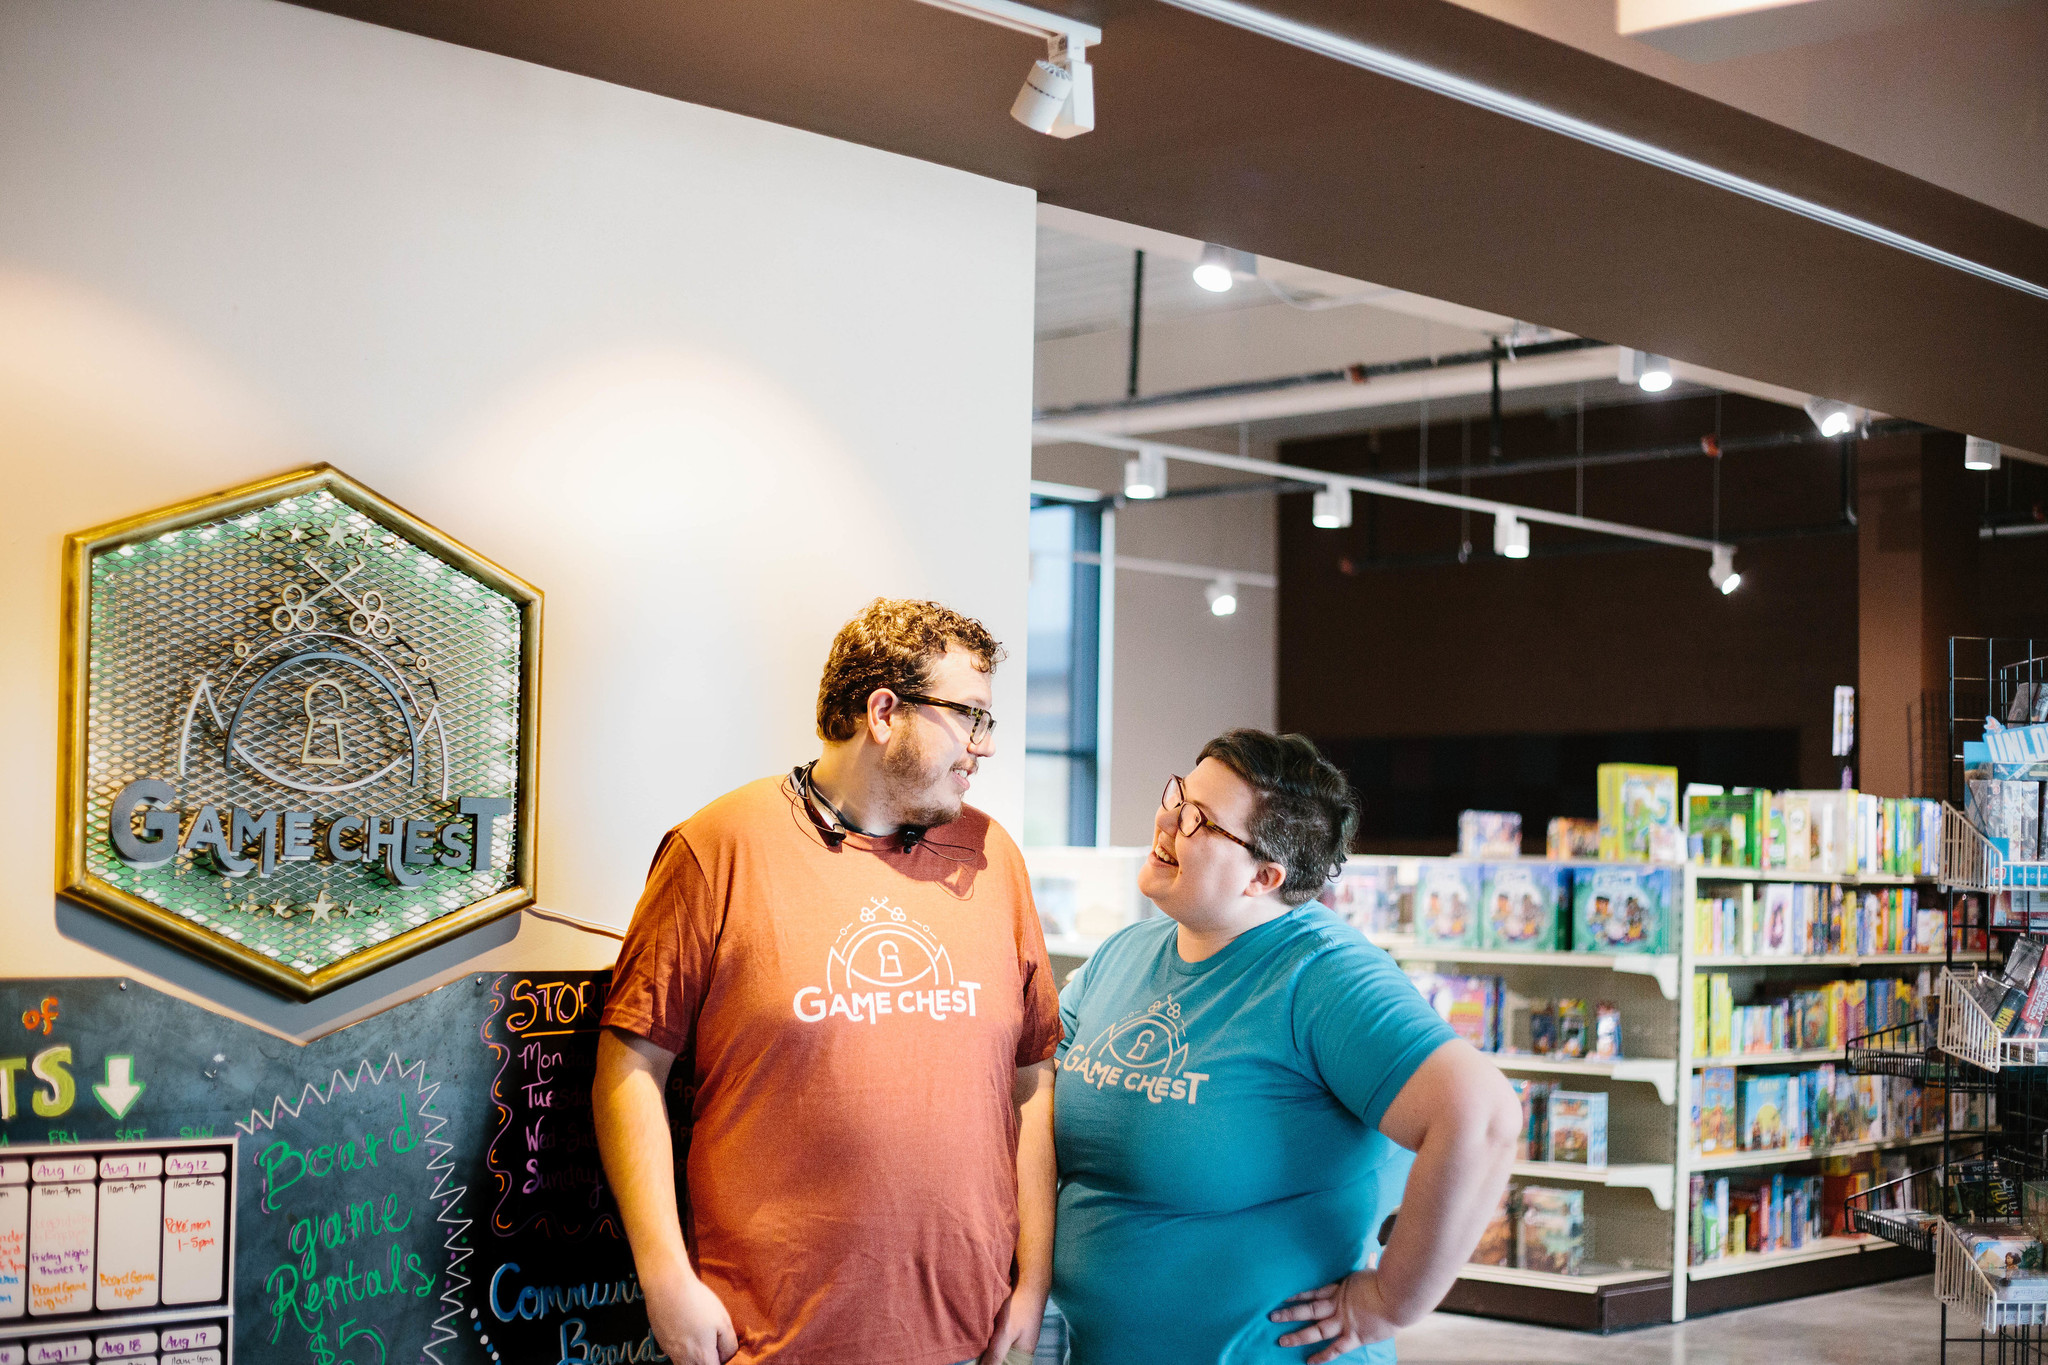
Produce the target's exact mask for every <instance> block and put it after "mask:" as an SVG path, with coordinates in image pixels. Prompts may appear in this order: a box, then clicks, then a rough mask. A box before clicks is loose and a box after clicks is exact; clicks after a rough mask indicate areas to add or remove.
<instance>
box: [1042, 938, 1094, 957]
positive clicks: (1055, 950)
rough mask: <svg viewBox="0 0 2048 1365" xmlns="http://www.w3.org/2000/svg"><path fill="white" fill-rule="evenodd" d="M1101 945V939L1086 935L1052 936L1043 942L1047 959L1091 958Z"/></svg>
mask: <svg viewBox="0 0 2048 1365" xmlns="http://www.w3.org/2000/svg"><path fill="white" fill-rule="evenodd" d="M1102 944H1103V940H1102V939H1099V938H1091V937H1089V936H1088V935H1086V934H1054V935H1053V936H1052V937H1050V938H1048V939H1046V941H1045V954H1046V956H1047V957H1079V958H1088V957H1093V956H1094V955H1095V950H1096V949H1097V948H1100V947H1101V946H1102Z"/></svg>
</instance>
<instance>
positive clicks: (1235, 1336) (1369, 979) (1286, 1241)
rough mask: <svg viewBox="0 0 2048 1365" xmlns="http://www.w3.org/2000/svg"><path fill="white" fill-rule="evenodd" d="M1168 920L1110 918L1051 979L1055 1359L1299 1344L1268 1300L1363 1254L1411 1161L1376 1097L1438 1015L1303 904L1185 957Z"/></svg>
mask: <svg viewBox="0 0 2048 1365" xmlns="http://www.w3.org/2000/svg"><path fill="white" fill-rule="evenodd" d="M1178 927H1179V926H1177V925H1176V924H1175V923H1174V922H1173V921H1172V920H1170V919H1165V918H1160V919H1152V920H1146V921H1143V922H1142V923H1139V924H1135V925H1132V926H1131V927H1129V928H1127V929H1124V930H1122V931H1121V932H1119V933H1118V934H1116V935H1115V936H1114V937H1112V938H1111V939H1110V940H1109V941H1108V942H1107V943H1104V944H1103V945H1102V947H1101V948H1100V949H1098V950H1097V951H1096V953H1095V955H1094V956H1093V957H1091V958H1090V959H1089V960H1088V962H1087V965H1086V966H1085V967H1083V968H1082V970H1081V971H1080V972H1079V973H1078V974H1076V976H1075V977H1074V979H1073V980H1072V981H1070V982H1069V983H1068V984H1067V988H1066V990H1065V991H1064V992H1062V993H1061V996H1060V1017H1061V1022H1062V1023H1063V1024H1064V1025H1065V1039H1064V1041H1063V1042H1062V1043H1061V1044H1060V1049H1059V1064H1060V1069H1059V1079H1058V1082H1057V1089H1056V1091H1055V1104H1054V1111H1053V1112H1054V1123H1055V1135H1056V1138H1057V1141H1058V1145H1059V1163H1060V1194H1059V1226H1058V1230H1057V1233H1056V1240H1055V1243H1054V1252H1053V1298H1054V1299H1055V1300H1056V1301H1057V1302H1058V1303H1059V1306H1060V1309H1061V1311H1062V1312H1063V1313H1065V1314H1066V1316H1067V1320H1068V1322H1069V1323H1070V1324H1071V1328H1072V1332H1073V1361H1074V1365H1130V1363H1131V1362H1135V1361H1172V1362H1174V1365H1208V1362H1211V1361H1215V1362H1223V1363H1225V1365H1254V1362H1256V1363H1257V1365H1266V1363H1267V1362H1281V1361H1286V1362H1300V1361H1303V1360H1306V1359H1307V1358H1308V1357H1309V1356H1310V1355H1312V1354H1314V1352H1315V1351H1317V1350H1319V1349H1321V1348H1320V1346H1302V1347H1294V1348H1282V1347H1280V1346H1278V1345H1276V1344H1275V1343H1277V1342H1278V1340H1279V1339H1280V1337H1281V1336H1282V1335H1283V1334H1284V1333H1286V1332H1288V1331H1290V1330H1293V1327H1294V1325H1293V1324H1285V1323H1273V1322H1268V1321H1267V1320H1266V1314H1268V1313H1270V1312H1271V1311H1273V1310H1274V1309H1275V1308H1278V1307H1279V1306H1280V1305H1281V1303H1282V1302H1283V1301H1285V1300H1286V1299H1287V1298H1288V1297H1289V1296H1290V1295H1293V1294H1298V1293H1300V1292H1301V1291H1303V1290H1305V1289H1314V1288H1316V1287H1318V1286H1320V1285H1325V1284H1328V1283H1330V1282H1331V1281H1333V1280H1336V1279H1340V1278H1342V1277H1343V1276H1344V1275H1346V1274H1348V1273H1350V1272H1351V1271H1353V1270H1355V1269H1357V1268H1358V1267H1359V1266H1361V1265H1363V1264H1364V1263H1365V1260H1366V1250H1367V1246H1368V1243H1373V1244H1375V1245H1376V1238H1377V1235H1378V1232H1379V1227H1380V1223H1381V1221H1382V1220H1383V1219H1384V1218H1385V1217H1386V1215H1387V1213H1388V1212H1390V1211H1392V1209H1393V1208H1394V1207H1395V1206H1396V1205H1398V1204H1399V1202H1400V1195H1401V1189H1402V1187H1403V1186H1404V1185H1405V1184H1406V1182H1407V1178H1408V1166H1409V1163H1410V1161H1411V1160H1412V1157H1411V1156H1410V1154H1409V1153H1408V1152H1406V1151H1405V1150H1403V1149H1402V1148H1400V1147H1398V1146H1396V1145H1395V1144H1394V1143H1393V1142H1392V1141H1390V1140H1389V1139H1388V1138H1387V1137H1385V1136H1384V1135H1382V1134H1381V1133H1380V1131H1379V1121H1380V1117H1381V1115H1382V1114H1384V1113H1385V1112H1386V1108H1387V1106H1388V1104H1390V1103H1391V1102H1392V1101H1393V1098H1394V1096H1395V1095H1396V1094H1398V1093H1400V1090H1401V1087H1402V1086H1403V1085H1405V1084H1407V1082H1408V1078H1409V1077H1410V1076H1412V1075H1413V1074H1414V1073H1415V1069H1416V1068H1417V1067H1418V1066H1420V1065H1421V1064H1422V1062H1423V1059H1424V1058H1426V1057H1428V1056H1429V1054H1430V1053H1432V1052H1434V1051H1436V1049H1437V1048H1438V1047H1439V1046H1441V1045H1442V1044H1443V1043H1445V1042H1447V1041H1449V1040H1450V1039H1451V1038H1452V1037H1454V1036H1455V1035H1453V1034H1452V1032H1451V1030H1450V1028H1449V1027H1448V1026H1447V1025H1446V1024H1445V1023H1444V1022H1443V1020H1441V1019H1439V1018H1438V1017H1437V1016H1436V1013H1435V1012H1434V1011H1433V1010H1431V1009H1430V1007H1429V1006H1428V1004H1427V1003H1425V1002H1424V1001H1423V999H1422V997H1421V996H1420V995H1419V994H1417V993H1416V990H1415V988H1414V986H1412V985H1411V984H1409V981H1408V979H1407V978H1406V977H1405V976H1403V975H1402V974H1401V972H1400V969H1399V968H1397V967H1395V965H1394V962H1393V959H1392V958H1390V957H1388V956H1387V955H1386V954H1385V953H1384V952H1382V951H1380V950H1379V949H1378V948H1375V947H1373V946H1372V945H1371V944H1369V943H1367V942H1366V941H1365V939H1364V938H1363V937H1362V936H1360V935H1359V933H1358V932H1357V931H1356V930H1355V929H1352V928H1351V927H1350V926H1349V925H1346V924H1345V923H1343V921H1341V920H1339V919H1338V918H1337V917H1336V916H1335V915H1332V914H1331V913H1330V912H1329V911H1328V910H1326V909H1324V908H1323V907H1322V906H1320V905H1317V904H1314V903H1313V902H1312V903H1310V904H1309V905H1306V906H1303V907H1302V908H1300V909H1298V910H1295V911H1293V912H1291V913H1289V914H1286V915H1283V916H1281V917H1280V918H1279V919H1276V920H1273V921H1271V922H1269V923H1267V924H1263V925H1260V926H1259V927H1258V928H1256V929H1253V930H1251V931H1250V932H1248V933H1245V934H1242V935H1240V936H1239V937H1238V938H1236V939H1234V940H1232V942H1231V943H1230V945H1229V946H1228V947H1226V948H1225V949H1224V950H1223V951H1222V952H1220V953H1218V954H1216V955H1215V956H1214V957H1211V958H1209V959H1207V960H1206V961H1202V962H1183V961H1182V960H1181V956H1180V950H1179V946H1178V942H1177V938H1176V933H1177V930H1178ZM1393 1358H1394V1347H1393V1342H1391V1341H1386V1342H1381V1343H1377V1344H1375V1345H1373V1346H1370V1347H1367V1348H1365V1349H1364V1350H1362V1351H1358V1352H1354V1353H1352V1354H1350V1355H1347V1356H1346V1357H1345V1360H1346V1361H1347V1362H1350V1361H1359V1362H1373V1365H1380V1362H1389V1361H1392V1360H1393Z"/></svg>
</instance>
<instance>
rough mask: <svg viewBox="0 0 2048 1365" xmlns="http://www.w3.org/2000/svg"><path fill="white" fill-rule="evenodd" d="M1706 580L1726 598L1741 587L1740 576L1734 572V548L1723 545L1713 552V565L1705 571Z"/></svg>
mask: <svg viewBox="0 0 2048 1365" xmlns="http://www.w3.org/2000/svg"><path fill="white" fill-rule="evenodd" d="M1707 578H1708V580H1709V581H1711V582H1712V583H1713V585H1714V586H1715V587H1717V588H1719V589H1720V590H1721V595H1722V596H1723V597H1726V596H1727V595H1728V594H1729V593H1731V592H1734V591H1735V590H1736V589H1737V588H1739V587H1741V586H1742V575H1741V574H1739V573H1737V572H1735V547H1734V546H1732V545H1723V546H1721V547H1720V548H1719V549H1717V550H1715V551H1714V563H1713V566H1712V567H1711V568H1709V569H1708V570H1707Z"/></svg>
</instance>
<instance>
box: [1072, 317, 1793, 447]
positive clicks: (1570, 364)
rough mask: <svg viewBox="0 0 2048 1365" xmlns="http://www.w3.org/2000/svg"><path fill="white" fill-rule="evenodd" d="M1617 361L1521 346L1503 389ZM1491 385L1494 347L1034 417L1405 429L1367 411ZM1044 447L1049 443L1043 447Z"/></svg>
mask: <svg viewBox="0 0 2048 1365" xmlns="http://www.w3.org/2000/svg"><path fill="white" fill-rule="evenodd" d="M1620 354H1621V348H1620V347H1618V346H1609V345H1606V344H1605V343H1602V342H1598V341H1591V340H1588V339H1586V338H1584V337H1569V338H1565V339H1564V340H1561V341H1545V342H1536V343H1534V344H1531V345H1527V346H1516V347H1514V348H1512V349H1511V350H1510V351H1509V352H1508V359H1507V363H1506V364H1505V365H1502V366H1501V369H1500V385H1501V388H1502V389H1503V390H1506V391H1519V390H1524V389H1541V388H1561V387H1563V386H1565V385H1568V384H1582V383H1593V384H1612V383H1613V382H1614V372H1615V363H1616V360H1617V359H1618V357H1619V356H1620ZM1671 372H1672V374H1673V375H1674V376H1676V377H1677V378H1679V379H1683V380H1685V381H1687V382H1689V383H1692V384H1697V385H1699V386H1701V387H1703V388H1709V389H1719V390H1721V391H1723V392H1726V393H1739V394H1744V395H1747V396H1748V397H1751V398H1761V399H1763V400H1764V401H1765V402H1767V403H1778V404H1781V405H1783V406H1785V407H1790V408H1798V407H1800V406H1801V405H1802V404H1804V403H1805V402H1806V400H1807V398H1808V397H1809V395H1807V394H1804V393H1801V392H1799V391H1798V390H1796V389H1787V388H1781V387H1780V386H1778V385H1776V384H1766V383H1763V382H1761V381H1759V380H1754V379H1747V378H1744V377H1743V376H1741V375H1733V374H1728V373H1726V372H1724V371H1721V370H1710V369H1708V368H1706V367H1705V366H1703V365H1689V364H1685V363H1683V362H1678V361H1674V362H1673V363H1672V366H1671ZM1492 387H1493V353H1492V351H1491V349H1490V348H1489V349H1488V350H1484V351H1461V352H1457V353H1455V354H1452V355H1445V356H1439V357H1435V358H1434V359H1432V358H1430V357H1418V358H1416V359H1412V360H1396V361H1387V362H1382V363H1379V364H1374V365H1363V364H1361V365H1347V366H1345V367H1344V368H1342V369H1334V370H1311V371H1308V372H1307V373H1304V374H1294V375H1282V376H1279V377H1276V378H1272V379H1254V380H1247V381H1244V382H1242V383H1235V384H1215V385H1209V386H1207V387H1204V388H1198V389H1183V390H1180V391H1177V392H1172V393H1160V394H1151V395H1148V396H1146V397H1143V398H1139V399H1138V400H1137V401H1135V402H1128V401H1115V402H1102V403H1075V404H1071V405H1068V406H1066V407H1059V408H1045V409H1042V410H1041V411H1040V412H1039V413H1038V414H1037V420H1039V421H1041V422H1073V421H1081V422H1085V423H1086V424H1087V426H1088V427H1089V429H1090V430H1093V431H1099V432H1113V433H1117V434H1120V435H1127V436H1131V435H1140V434H1143V433H1147V432H1154V431H1187V430H1192V429H1195V428H1199V427H1220V426H1230V427H1235V426H1237V425H1239V424H1240V423H1244V422H1266V421H1278V420H1282V419H1285V418H1290V417H1307V416H1312V415H1319V414H1329V413H1340V412H1344V413H1359V414H1361V417H1360V421H1359V425H1360V426H1361V427H1364V426H1384V425H1397V426H1398V425H1403V423H1402V422H1393V423H1389V422H1387V421H1385V420H1376V419H1374V418H1371V417H1366V416H1364V414H1368V413H1381V412H1385V411H1386V410H1388V409H1396V408H1402V407H1410V406H1413V405H1414V404H1416V403H1419V402H1421V401H1422V400H1424V399H1428V400H1429V401H1430V402H1442V401H1443V400H1444V399H1447V398H1463V397H1477V396H1479V395H1481V394H1486V393H1489V392H1490V391H1491V390H1492ZM1039 444H1041V445H1043V444H1045V442H1044V441H1042V440H1041V441H1040V442H1039Z"/></svg>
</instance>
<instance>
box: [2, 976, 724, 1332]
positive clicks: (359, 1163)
mask: <svg viewBox="0 0 2048 1365" xmlns="http://www.w3.org/2000/svg"><path fill="white" fill-rule="evenodd" d="M609 981H610V975H609V973H592V972H555V973H549V972H527V973H512V974H489V975H484V976H477V977H466V978H463V979H461V980H458V981H456V982H455V983H453V984H451V985H448V986H444V987H443V988H441V989H440V990H437V991H434V992H432V993H430V994H428V995H425V996H422V997H420V998H418V999H416V1000H412V1001H408V1002H407V1003H405V1004H403V1005H400V1006H398V1007H396V1008H395V1009H392V1010H390V1011H387V1012H386V1013H384V1014H381V1015H378V1016H376V1017H375V1018H373V1019H368V1020H365V1021H363V1022H362V1023H359V1024H356V1025H354V1026H352V1027H350V1028H346V1029H342V1030H341V1031H339V1032H337V1033H334V1034H331V1035H329V1036H328V1037H326V1038H323V1039H320V1040H319V1041H317V1042H314V1043H312V1044H310V1045H307V1046H305V1047H299V1046H296V1045H294V1044H292V1043H288V1042H284V1041H282V1040H279V1039H276V1038H273V1037H271V1036H270V1035H268V1034H265V1033H262V1032H260V1031H258V1030H255V1029H251V1028H247V1027H245V1026H243V1025H241V1024H238V1023H236V1022H234V1021H233V1020H229V1019H223V1018H220V1017H219V1016H217V1015H213V1014H210V1013H208V1012H207V1011H205V1010H202V1009H199V1008H197V1007H196V1006H193V1005H189V1004H187V1003H185V1002H184V1001H181V1000H178V999H175V998H173V997H171V996H167V995H163V994H161V993H159V992H157V991H153V990H151V989H149V988H148V987H146V986H143V985H141V984H140V983H137V982H127V981H117V980H108V979H101V978H83V979H63V980H42V981H37V980H21V979H16V980H8V981H0V1155H4V1153H5V1150H6V1148H8V1147H10V1146H12V1147H20V1146H30V1145H40V1144H46V1143H76V1142H104V1141H108V1140H114V1141H123V1142H131V1143H135V1144H137V1145H138V1147H141V1146H146V1145H147V1144H148V1143H149V1142H151V1141H157V1142H161V1141H163V1140H164V1139H166V1138H178V1137H185V1138H190V1137H230V1136H232V1137H234V1138H235V1139H236V1142H237V1153H238V1154H237V1157H236V1161H237V1175H238V1177H239V1178H238V1179H237V1180H236V1182H235V1191H236V1194H235V1229H234V1243H233V1245H234V1272H235V1293H234V1310H235V1312H234V1329H233V1330H234V1348H235V1353H236V1354H237V1355H238V1356H240V1357H241V1358H242V1359H244V1360H250V1361H256V1360H260V1361H265V1362H270V1361H278V1362H306V1365H393V1363H394V1362H415V1361H417V1362H427V1363H428V1365H455V1362H478V1363H479V1365H481V1363H483V1362H495V1361H517V1362H526V1361H549V1362H552V1361H572V1362H575V1361H590V1362H598V1361H626V1360H653V1359H657V1358H658V1356H657V1355H656V1351H655V1347H654V1344H653V1342H652V1339H651V1338H650V1337H649V1335H648V1330H647V1318H646V1313H645V1310H644V1308H643V1306H642V1302H641V1296H640V1286H639V1281H638V1279H637V1277H636V1276H635V1274H634V1271H633V1260H632V1255H631V1253H630V1251H629V1249H628V1247H627V1245H626V1241H625V1237H624V1233H623V1232H622V1230H621V1228H620V1225H619V1217H618V1210H617V1207H616V1206H615V1205H614V1204H613V1202H612V1198H611V1194H610V1192H609V1190H608V1189H607V1187H606V1186H605V1183H604V1179H603V1173H602V1170H601V1167H600V1165H599V1162H598V1158H597V1149H596V1140H595V1136H594V1134H593V1132H592V1129H591V1122H590V1085H591V1079H592V1068H593V1063H594V1059H595V1055H596V1045H597V1027H598V1025H597V1020H598V1016H599V1013H600V1011H601V1009H602V1006H603V1000H604V992H605V990H606V988H607V986H608V985H609ZM681 1086H682V1078H680V1077H678V1078H676V1080H674V1081H673V1082H672V1085H671V1094H670V1097H669V1104H670V1112H671V1114H673V1115H676V1116H678V1117H680V1116H684V1115H687V1113H688V1112H689V1111H688V1107H687V1102H686V1101H687V1097H686V1095H685V1094H684V1093H683V1092H682V1089H681ZM676 1146H677V1155H678V1160H679V1161H680V1158H681V1154H682V1151H683V1144H682V1141H681V1140H680V1135H679V1140H678V1142H677V1144H676ZM681 1183H682V1182H681V1180H680V1178H679V1179H678V1182H677V1184H678V1188H680V1187H681ZM171 1213H172V1211H171V1210H170V1209H169V1208H166V1209H165V1210H164V1211H163V1216H164V1217H170V1216H171ZM124 1216H125V1215H124ZM9 1330H10V1329H9V1328H8V1325H7V1324H5V1323H0V1338H4V1337H5V1336H7V1335H8V1334H9Z"/></svg>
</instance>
